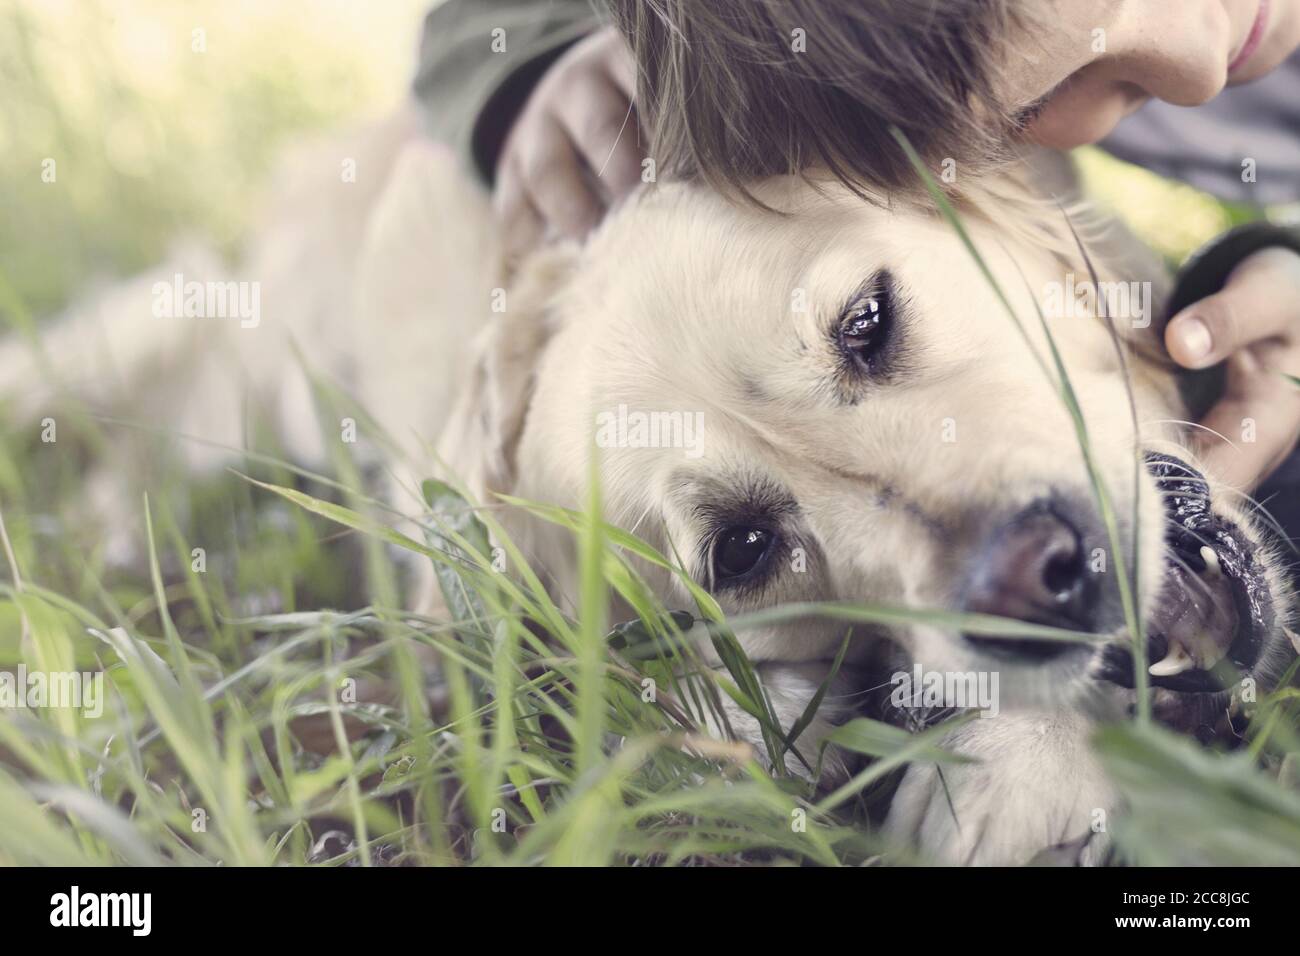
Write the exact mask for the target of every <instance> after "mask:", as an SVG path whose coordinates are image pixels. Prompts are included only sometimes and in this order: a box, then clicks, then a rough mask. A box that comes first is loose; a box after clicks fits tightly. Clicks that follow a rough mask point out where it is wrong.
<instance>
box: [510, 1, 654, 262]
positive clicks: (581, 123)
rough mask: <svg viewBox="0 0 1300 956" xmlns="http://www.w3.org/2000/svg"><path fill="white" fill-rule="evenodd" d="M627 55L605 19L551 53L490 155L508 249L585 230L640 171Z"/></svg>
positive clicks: (633, 183) (632, 71) (632, 70)
mask: <svg viewBox="0 0 1300 956" xmlns="http://www.w3.org/2000/svg"><path fill="white" fill-rule="evenodd" d="M635 76H636V74H635V67H634V66H633V63H632V55H631V53H630V52H629V51H628V49H627V47H626V46H625V45H624V43H623V40H622V38H621V37H620V36H619V35H618V33H617V32H616V31H615V30H614V29H613V28H612V27H606V28H604V29H602V30H600V31H598V32H596V33H593V34H592V35H591V36H589V37H587V38H586V39H585V40H582V41H581V42H579V43H577V44H576V45H575V46H574V47H573V48H572V49H570V50H569V51H568V52H566V53H565V54H564V55H563V56H562V57H560V58H559V59H558V60H556V61H555V64H554V65H553V66H552V67H551V68H550V69H549V70H548V71H547V72H546V75H545V76H543V77H542V80H541V82H540V83H538V84H537V88H536V89H534V90H533V92H532V95H531V96H530V97H529V98H528V101H527V103H525V104H524V108H523V111H522V112H521V113H520V114H519V119H518V120H517V121H516V122H515V125H514V128H513V129H512V130H511V131H510V135H509V136H508V137H507V138H506V142H505V146H504V147H503V148H502V150H501V156H500V158H499V159H498V161H497V179H496V194H495V205H496V213H497V218H498V220H499V221H500V223H501V225H502V230H503V235H504V237H505V242H506V246H507V249H508V250H509V251H510V252H511V253H513V254H518V253H520V252H523V251H525V250H527V249H529V248H531V247H532V246H534V245H536V244H537V242H538V241H539V240H541V239H549V238H552V237H553V236H571V237H574V238H581V237H583V236H585V235H586V234H587V233H588V232H589V231H590V230H591V229H592V227H594V226H595V225H596V224H597V223H598V222H600V219H601V217H602V216H603V215H604V213H605V209H606V208H607V207H608V206H609V205H610V203H612V202H613V201H614V200H615V199H618V198H619V197H621V196H623V195H625V194H626V193H628V192H630V191H631V190H632V189H633V188H634V187H635V186H636V185H637V183H639V182H640V179H641V159H642V155H643V154H642V151H641V147H640V139H641V136H640V131H639V127H638V124H637V117H636V112H635V110H634V109H633V106H632V101H633V97H634V95H635V89H636V80H635Z"/></svg>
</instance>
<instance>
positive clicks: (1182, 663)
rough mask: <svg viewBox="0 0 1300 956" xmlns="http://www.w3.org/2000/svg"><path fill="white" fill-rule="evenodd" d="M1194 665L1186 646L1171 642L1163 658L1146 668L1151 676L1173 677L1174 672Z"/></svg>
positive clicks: (1176, 672) (1178, 672)
mask: <svg viewBox="0 0 1300 956" xmlns="http://www.w3.org/2000/svg"><path fill="white" fill-rule="evenodd" d="M1195 666H1196V661H1194V660H1193V659H1192V655H1191V654H1188V653H1187V650H1186V648H1184V647H1183V646H1182V645H1181V644H1171V645H1170V647H1169V653H1168V654H1166V655H1165V659H1164V660H1162V661H1156V662H1155V663H1154V664H1152V665H1151V666H1150V667H1149V668H1147V672H1148V673H1149V674H1150V675H1151V676H1152V677H1173V676H1174V675H1175V674H1181V673H1182V672H1183V671H1189V670H1191V669H1192V668H1194V667H1195Z"/></svg>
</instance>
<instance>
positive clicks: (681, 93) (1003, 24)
mask: <svg viewBox="0 0 1300 956" xmlns="http://www.w3.org/2000/svg"><path fill="white" fill-rule="evenodd" d="M609 3H610V7H611V9H612V11H613V14H614V20H615V23H616V24H617V25H618V28H619V29H620V31H621V32H622V33H623V35H624V36H625V37H626V39H627V40H628V43H629V45H630V46H631V48H632V51H633V53H634V55H635V57H636V61H637V65H638V77H639V79H638V85H639V91H638V95H637V100H638V103H639V109H640V112H641V119H642V123H643V124H644V126H645V127H646V130H647V132H648V133H649V134H650V138H651V143H652V144H653V155H654V156H655V158H656V160H657V162H658V163H659V166H660V169H661V170H662V171H663V172H664V173H666V174H668V175H674V176H682V177H702V178H703V179H705V180H706V181H707V182H709V183H710V184H712V185H713V186H715V187H717V188H721V189H723V190H724V191H735V192H739V193H741V194H742V195H745V196H747V197H749V198H752V196H750V194H749V193H748V191H747V190H746V189H745V186H744V183H745V181H747V180H750V179H752V178H754V177H760V176H770V175H779V174H784V173H796V172H802V171H804V170H806V169H807V168H808V167H810V166H814V165H819V166H823V167H825V168H826V169H828V170H829V171H830V173H831V174H832V175H834V176H835V177H836V178H838V179H839V180H841V181H843V182H845V183H846V184H848V185H849V186H850V187H851V188H854V190H855V191H858V192H859V193H861V189H860V186H861V185H862V184H865V185H867V186H870V187H873V188H874V189H876V190H883V191H886V192H888V191H891V190H896V189H908V188H911V187H913V186H915V185H916V184H917V178H916V175H915V173H914V172H913V170H912V169H911V166H910V164H909V163H908V161H907V158H906V156H905V155H904V154H903V152H902V150H901V149H900V148H899V146H898V143H897V142H896V141H895V140H894V139H893V137H892V136H891V135H890V133H889V126H890V125H894V126H897V127H898V128H900V129H901V130H902V131H903V132H904V133H905V134H906V135H907V137H908V139H910V140H911V142H912V144H913V145H914V146H915V147H916V149H917V151H918V152H919V153H920V154H921V155H922V156H923V157H925V158H926V160H927V161H930V162H933V163H940V162H942V160H943V159H944V158H946V157H953V158H954V159H956V161H957V162H958V163H959V164H960V166H961V168H962V170H963V171H964V172H978V171H979V170H981V169H984V168H987V167H988V166H989V165H991V164H993V163H995V162H997V161H998V159H999V158H1001V156H1002V154H1003V150H1004V144H1005V143H1006V141H1007V139H1008V136H1009V134H1010V132H1011V131H1012V130H1013V129H1014V128H1015V125H1016V120H1015V118H1014V117H1012V116H1010V115H1009V114H1008V112H1007V109H1006V105H1005V104H1004V103H1002V102H1000V97H999V95H998V83H997V78H998V73H999V67H998V64H999V63H1000V62H1001V59H1000V57H1001V51H1002V45H1003V44H1004V43H1005V42H1006V37H1007V35H1008V33H1009V32H1010V30H1011V29H1013V28H1015V27H1018V26H1022V25H1024V23H1025V22H1026V19H1027V17H1028V14H1027V13H1026V6H1025V0H609ZM799 31H802V33H800V32H799Z"/></svg>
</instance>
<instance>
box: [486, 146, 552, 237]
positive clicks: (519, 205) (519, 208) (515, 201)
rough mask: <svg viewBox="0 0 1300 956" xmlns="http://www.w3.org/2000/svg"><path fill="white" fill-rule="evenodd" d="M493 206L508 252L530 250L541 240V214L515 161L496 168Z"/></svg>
mask: <svg viewBox="0 0 1300 956" xmlns="http://www.w3.org/2000/svg"><path fill="white" fill-rule="evenodd" d="M493 207H494V210H495V212H496V218H497V222H498V223H499V224H500V227H501V238H502V242H503V243H504V245H505V250H506V253H507V255H510V256H517V255H519V254H520V253H523V252H527V251H528V250H529V249H532V248H533V247H534V246H536V245H537V243H538V242H539V241H541V238H542V228H543V226H542V217H541V216H540V215H539V214H538V212H537V210H536V209H535V208H533V204H532V202H531V200H529V198H528V193H527V192H526V191H525V190H524V185H523V181H522V180H521V178H520V175H519V170H518V168H517V167H516V165H515V163H514V162H507V163H506V164H505V165H504V166H503V167H502V168H501V169H500V170H499V171H498V172H497V183H496V191H495V193H494V194H493Z"/></svg>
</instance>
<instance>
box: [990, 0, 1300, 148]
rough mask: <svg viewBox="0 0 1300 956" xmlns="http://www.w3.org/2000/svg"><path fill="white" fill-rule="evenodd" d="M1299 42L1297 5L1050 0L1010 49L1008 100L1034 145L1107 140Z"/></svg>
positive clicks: (1244, 77)
mask: <svg viewBox="0 0 1300 956" xmlns="http://www.w3.org/2000/svg"><path fill="white" fill-rule="evenodd" d="M1297 46H1300V0H1179V2H1178V3H1167V2H1153V0H1053V7H1052V10H1051V12H1050V13H1049V14H1047V16H1045V17H1043V19H1042V20H1041V22H1040V23H1039V24H1038V25H1037V26H1036V28H1035V29H1034V30H1033V31H1032V35H1030V36H1024V37H1019V38H1017V39H1016V40H1015V41H1014V42H1013V43H1012V44H1011V46H1010V61H1009V63H1008V69H1007V83H1008V87H1009V89H1008V95H1009V97H1010V102H1011V103H1012V104H1013V110H1014V111H1016V112H1017V113H1018V116H1019V120H1020V124H1019V125H1020V126H1021V128H1023V129H1024V131H1025V136H1026V138H1028V139H1029V140H1031V141H1033V142H1035V143H1039V144H1041V145H1044V146H1049V147H1052V148H1055V149H1070V148H1073V147H1075V146H1082V145H1084V144H1086V143H1095V142H1097V141H1098V140H1100V139H1102V138H1104V137H1105V136H1106V135H1107V134H1108V133H1110V131H1111V130H1113V129H1114V128H1115V125H1116V124H1117V123H1118V122H1119V121H1120V120H1121V119H1123V118H1124V117H1125V116H1127V115H1129V114H1130V113H1132V112H1133V111H1134V110H1136V109H1137V108H1138V107H1139V106H1141V105H1142V104H1143V103H1145V102H1146V101H1147V100H1148V99H1150V98H1152V97H1155V98H1157V99H1160V100H1164V101H1165V102H1168V103H1173V104H1175V105H1177V106H1196V105H1198V104H1201V103H1204V102H1206V101H1208V100H1210V99H1212V98H1214V96H1216V95H1217V94H1218V93H1219V92H1220V91H1221V90H1222V89H1223V87H1224V86H1225V85H1233V84H1238V83H1247V82H1250V81H1251V80H1256V79H1258V78H1259V77H1261V76H1263V75H1265V74H1266V73H1268V72H1269V71H1271V70H1273V69H1275V68H1276V67H1277V66H1278V64H1280V63H1281V62H1282V61H1283V60H1285V59H1286V58H1287V57H1288V56H1289V55H1290V54H1291V53H1292V52H1293V51H1295V49H1296V48H1297Z"/></svg>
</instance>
